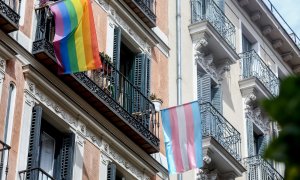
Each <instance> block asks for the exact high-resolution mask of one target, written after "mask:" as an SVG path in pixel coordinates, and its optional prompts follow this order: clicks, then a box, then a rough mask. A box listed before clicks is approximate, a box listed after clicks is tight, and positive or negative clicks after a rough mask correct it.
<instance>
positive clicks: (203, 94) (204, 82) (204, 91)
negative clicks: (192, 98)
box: [200, 74, 211, 103]
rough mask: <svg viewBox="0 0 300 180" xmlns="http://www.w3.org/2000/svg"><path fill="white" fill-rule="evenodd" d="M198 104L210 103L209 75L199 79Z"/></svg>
mask: <svg viewBox="0 0 300 180" xmlns="http://www.w3.org/2000/svg"><path fill="white" fill-rule="evenodd" d="M200 102H201V103H205V102H210V103H211V78H210V75H209V74H203V75H201V77H200Z"/></svg>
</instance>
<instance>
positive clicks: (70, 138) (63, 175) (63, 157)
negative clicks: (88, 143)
mask: <svg viewBox="0 0 300 180" xmlns="http://www.w3.org/2000/svg"><path fill="white" fill-rule="evenodd" d="M74 149H75V134H73V133H70V134H66V135H65V136H64V137H63V139H62V146H61V148H60V153H59V155H60V158H59V161H60V163H59V166H58V168H59V169H58V171H59V173H58V176H59V177H58V179H63V180H71V179H72V174H73V159H74Z"/></svg>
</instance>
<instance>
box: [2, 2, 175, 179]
mask: <svg viewBox="0 0 300 180" xmlns="http://www.w3.org/2000/svg"><path fill="white" fill-rule="evenodd" d="M55 2H56V1H42V0H21V1H17V0H0V29H1V30H0V102H1V106H0V142H1V143H0V160H1V161H0V163H1V164H0V179H1V180H5V179H9V180H11V179H16V180H19V179H20V180H21V179H22V180H23V179H31V180H38V179H43V180H44V179H47V180H50V179H57V180H58V179H68V180H71V179H74V180H75V179H76V180H77V179H78V180H80V179H88V180H96V179H97V180H99V179H101V180H102V179H103V180H104V179H105V180H106V179H110V180H118V179H141V180H147V179H149V180H150V179H151V180H152V179H166V178H167V176H168V171H167V169H166V168H165V165H163V164H162V163H161V161H162V160H161V159H163V158H164V156H161V154H162V153H161V152H163V149H164V148H162V145H163V143H162V140H161V139H160V137H161V135H162V128H161V122H160V118H159V115H158V111H157V109H155V107H154V105H153V103H152V102H151V101H150V100H149V96H150V93H155V94H156V96H159V97H162V98H163V100H164V104H163V106H165V107H167V106H168V95H167V94H168V92H169V90H168V85H169V84H168V79H167V78H168V68H167V67H168V56H169V47H168V18H167V16H165V13H166V9H167V7H168V1H154V0H124V1H123V0H120V1H119V0H113V1H110V0H109V1H108V0H95V1H94V0H91V5H92V9H93V15H94V22H95V28H96V34H97V40H98V47H99V56H101V59H102V64H103V68H102V69H98V70H93V71H87V72H80V73H74V74H58V73H57V67H58V64H57V62H56V58H55V55H54V50H53V44H52V40H53V36H54V27H55V22H54V18H53V15H52V13H51V11H50V9H49V6H48V5H49V4H52V3H55Z"/></svg>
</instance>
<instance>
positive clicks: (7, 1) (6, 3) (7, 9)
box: [0, 0, 21, 24]
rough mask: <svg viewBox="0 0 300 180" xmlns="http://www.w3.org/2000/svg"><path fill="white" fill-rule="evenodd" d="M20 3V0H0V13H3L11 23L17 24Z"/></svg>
mask: <svg viewBox="0 0 300 180" xmlns="http://www.w3.org/2000/svg"><path fill="white" fill-rule="evenodd" d="M20 4H21V0H19V1H17V0H0V13H1V14H5V15H6V17H8V18H9V19H10V20H11V21H12V22H13V23H15V24H19V19H20V16H19V15H18V14H19V13H20ZM12 11H14V12H12Z"/></svg>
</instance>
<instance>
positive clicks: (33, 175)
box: [19, 168, 55, 180]
mask: <svg viewBox="0 0 300 180" xmlns="http://www.w3.org/2000/svg"><path fill="white" fill-rule="evenodd" d="M19 178H20V180H55V179H54V178H53V177H52V176H51V175H50V174H48V173H47V172H45V171H44V170H43V169H41V168H32V169H27V170H24V171H19Z"/></svg>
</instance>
